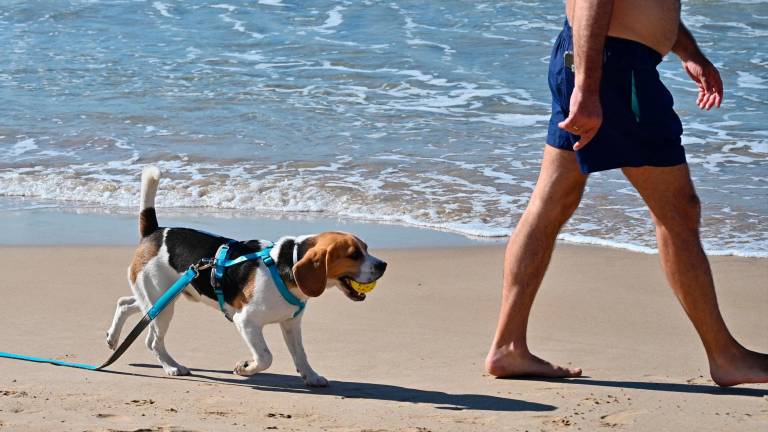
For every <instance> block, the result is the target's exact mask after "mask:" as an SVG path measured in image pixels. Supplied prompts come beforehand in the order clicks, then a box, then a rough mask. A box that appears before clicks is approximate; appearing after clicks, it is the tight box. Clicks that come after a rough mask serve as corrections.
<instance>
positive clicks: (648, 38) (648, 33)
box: [566, 0, 680, 55]
mask: <svg viewBox="0 0 768 432" xmlns="http://www.w3.org/2000/svg"><path fill="white" fill-rule="evenodd" d="M577 1H578V0H567V1H566V13H567V15H568V22H569V23H571V24H573V22H574V21H573V20H574V19H577V20H578V19H579V18H578V12H576V15H577V16H574V7H575V6H576V2H577ZM679 25H680V2H679V1H678V0H616V1H615V2H614V4H613V14H612V16H611V24H610V27H609V28H608V35H609V36H615V37H619V38H624V39H631V40H634V41H637V42H640V43H642V44H644V45H647V46H649V47H651V48H653V49H654V50H656V51H658V52H659V53H661V54H662V55H666V54H667V53H669V51H670V50H671V49H672V46H673V45H674V44H675V40H676V39H677V29H678V26H679Z"/></svg>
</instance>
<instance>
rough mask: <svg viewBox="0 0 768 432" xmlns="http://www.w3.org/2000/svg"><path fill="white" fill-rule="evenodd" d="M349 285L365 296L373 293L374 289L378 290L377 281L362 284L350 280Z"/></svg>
mask: <svg viewBox="0 0 768 432" xmlns="http://www.w3.org/2000/svg"><path fill="white" fill-rule="evenodd" d="M349 285H350V286H351V287H352V289H354V290H355V291H357V292H359V293H360V294H365V293H369V292H371V291H373V289H374V288H376V281H373V282H368V283H360V282H358V281H355V280H350V281H349Z"/></svg>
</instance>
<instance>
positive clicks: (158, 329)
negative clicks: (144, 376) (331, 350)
mask: <svg viewBox="0 0 768 432" xmlns="http://www.w3.org/2000/svg"><path fill="white" fill-rule="evenodd" d="M171 318H173V304H169V305H168V306H166V308H165V309H164V310H163V311H162V312H160V314H159V315H158V316H157V317H156V318H155V319H154V321H152V323H151V324H150V325H149V333H148V334H147V340H146V342H147V348H149V350H150V351H152V353H153V354H154V355H155V357H156V358H157V361H159V362H160V364H161V365H162V366H163V370H164V371H165V373H166V374H168V375H170V376H181V375H189V369H187V368H186V367H184V366H182V365H181V364H179V363H178V362H177V361H176V360H174V359H173V357H171V355H170V354H168V351H167V350H166V349H165V333H166V332H167V331H168V327H169V326H170V324H171Z"/></svg>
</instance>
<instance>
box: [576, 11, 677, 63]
mask: <svg viewBox="0 0 768 432" xmlns="http://www.w3.org/2000/svg"><path fill="white" fill-rule="evenodd" d="M563 35H564V36H565V37H567V38H568V39H569V40H571V41H572V40H573V29H571V25H570V24H568V19H567V18H566V19H565V20H564V22H563ZM605 49H606V51H607V52H610V55H611V56H612V57H614V58H615V59H622V61H624V62H627V63H628V64H631V65H634V66H649V65H650V66H653V67H654V68H655V67H656V66H657V65H658V64H659V63H661V60H662V58H663V57H662V55H661V54H660V53H659V52H658V51H656V50H655V49H653V48H651V47H649V46H648V45H645V44H643V43H641V42H638V41H634V40H631V39H624V38H619V37H615V36H607V37H606V38H605Z"/></svg>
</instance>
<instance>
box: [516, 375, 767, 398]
mask: <svg viewBox="0 0 768 432" xmlns="http://www.w3.org/2000/svg"><path fill="white" fill-rule="evenodd" d="M502 379H509V380H513V379H519V380H525V381H542V382H551V383H558V384H571V385H584V386H597V387H613V388H623V389H635V390H648V391H660V392H672V393H691V394H711V395H728V396H747V397H765V396H768V390H762V389H756V388H747V387H720V386H716V385H710V384H683V383H660V382H652V381H609V380H599V379H592V378H590V377H588V376H583V377H579V378H571V379H554V378H502Z"/></svg>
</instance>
